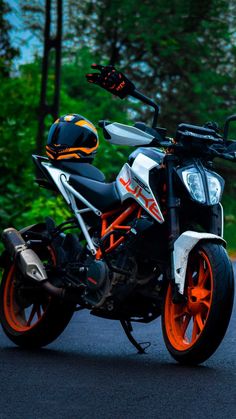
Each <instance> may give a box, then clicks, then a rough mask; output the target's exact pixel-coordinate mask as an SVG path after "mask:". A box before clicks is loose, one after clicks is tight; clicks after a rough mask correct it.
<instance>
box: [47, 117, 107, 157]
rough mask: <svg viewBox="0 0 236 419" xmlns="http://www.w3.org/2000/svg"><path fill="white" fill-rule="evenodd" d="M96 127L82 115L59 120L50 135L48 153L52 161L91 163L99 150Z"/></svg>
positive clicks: (52, 127)
mask: <svg viewBox="0 0 236 419" xmlns="http://www.w3.org/2000/svg"><path fill="white" fill-rule="evenodd" d="M98 144H99V141H98V135H97V130H96V128H95V126H94V125H93V124H92V123H91V122H90V121H88V119H86V118H84V117H83V116H81V115H77V114H71V115H65V116H61V117H60V118H58V119H57V120H56V121H55V122H54V123H53V124H52V126H51V128H50V130H49V133H48V140H47V145H46V153H47V155H48V157H49V158H50V159H52V160H61V159H82V160H84V161H91V160H92V159H93V158H94V155H95V153H96V150H97V148H98Z"/></svg>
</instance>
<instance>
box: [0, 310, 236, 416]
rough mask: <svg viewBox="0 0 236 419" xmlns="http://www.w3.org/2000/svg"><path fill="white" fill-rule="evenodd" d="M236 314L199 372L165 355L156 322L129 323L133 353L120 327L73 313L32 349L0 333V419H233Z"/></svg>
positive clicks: (235, 399)
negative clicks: (141, 349)
mask: <svg viewBox="0 0 236 419" xmlns="http://www.w3.org/2000/svg"><path fill="white" fill-rule="evenodd" d="M235 325H236V309H235V308H234V312H233V316H232V318H231V322H230V326H229V329H228V331H227V334H226V336H225V339H224V341H223V343H222V344H221V346H220V347H219V349H218V350H217V352H216V353H215V354H214V355H213V356H212V357H211V358H210V359H209V360H208V361H206V362H205V363H204V364H202V365H201V366H198V367H194V368H190V367H182V366H179V365H178V364H177V363H175V361H173V360H172V358H171V357H170V355H169V354H168V352H167V350H166V348H165V346H164V343H163V339H162V335H161V327H160V321H159V320H156V321H155V322H153V323H151V324H149V325H141V324H140V325H136V326H135V336H136V337H137V338H138V340H139V341H150V342H151V346H150V348H149V349H148V353H147V354H145V355H138V354H137V353H136V350H135V349H134V348H133V347H132V346H131V344H130V343H129V341H128V340H127V338H126V336H125V334H124V333H123V331H122V329H121V327H120V325H119V323H117V322H114V321H109V320H103V319H99V318H95V317H93V316H90V315H89V312H85V311H83V312H80V313H77V314H76V315H75V316H74V318H73V319H72V321H71V323H70V325H69V326H68V327H67V329H66V331H65V332H64V333H63V334H62V335H61V336H60V337H59V338H58V339H57V341H56V342H54V343H52V344H51V345H49V346H48V347H47V348H45V349H42V350H40V351H37V352H29V351H25V350H22V349H19V348H17V347H15V346H14V345H13V344H12V343H11V342H10V341H9V340H8V339H7V338H6V337H5V336H4V335H3V332H2V331H0V419H47V418H57V419H60V418H63V419H72V418H73V419H74V418H76V419H81V418H83V419H90V418H92V419H131V418H132V419H144V418H145V419H149V418H155V419H157V418H165V419H185V418H186V419H192V418H193V419H196V418H198V419H201V418H204V419H206V418H214V419H218V418H219V419H221V418H226V417H230V418H231V419H233V418H236V330H235Z"/></svg>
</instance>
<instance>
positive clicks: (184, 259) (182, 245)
mask: <svg viewBox="0 0 236 419" xmlns="http://www.w3.org/2000/svg"><path fill="white" fill-rule="evenodd" d="M200 241H207V242H218V243H221V244H222V245H223V246H224V247H226V242H225V240H224V239H223V238H222V237H220V236H217V235H215V234H210V233H197V232H196V231H185V232H184V233H182V234H181V235H180V236H179V237H178V239H177V240H176V241H175V243H174V257H173V263H174V274H175V283H176V284H177V285H178V291H179V293H180V294H182V295H183V293H184V285H185V276H186V270H187V264H188V256H189V253H190V252H191V250H192V249H193V248H194V247H195V246H196V244H197V243H199V242H200Z"/></svg>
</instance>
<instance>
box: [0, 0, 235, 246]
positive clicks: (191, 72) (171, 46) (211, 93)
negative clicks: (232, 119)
mask: <svg viewBox="0 0 236 419" xmlns="http://www.w3.org/2000/svg"><path fill="white" fill-rule="evenodd" d="M36 3H39V2H35V1H33V3H32V5H31V4H30V5H29V6H28V7H26V9H27V10H26V12H27V13H30V15H29V16H30V18H29V19H28V24H27V19H26V26H27V25H28V27H29V28H30V29H31V30H32V31H33V30H34V28H35V27H36V26H37V25H36V26H35V25H34V21H33V20H32V19H31V16H32V17H33V16H34V17H35V22H38V23H40V24H39V25H38V26H37V27H36V29H37V34H38V33H42V32H40V31H41V27H42V25H41V23H42V8H41V5H42V4H43V3H42V1H41V0H40V4H38V7H39V9H38V11H37V7H36V6H37V4H36ZM21 4H23V6H22V7H24V2H22V1H21ZM65 4H66V5H67V6H68V8H69V9H68V10H69V12H70V13H69V14H68V22H67V30H65V33H66V35H67V37H66V39H65V43H64V50H63V66H62V79H61V91H60V114H61V115H63V114H66V113H79V114H82V115H84V116H85V117H87V118H88V119H90V120H91V121H92V122H93V123H94V124H95V125H97V122H98V120H100V119H107V120H112V121H118V122H122V123H129V122H130V123H132V122H133V121H132V120H133V119H134V117H135V119H136V120H137V119H141V120H143V121H145V122H150V116H151V115H150V110H149V109H148V108H147V107H145V106H141V105H140V104H138V105H137V103H136V102H133V101H128V100H123V101H122V100H120V99H118V98H115V97H112V96H111V95H110V94H109V93H107V92H106V91H103V90H102V89H100V88H99V87H97V86H94V85H90V84H88V83H86V80H85V77H84V75H85V74H86V73H87V72H89V71H90V65H91V63H92V62H98V63H102V64H108V63H112V64H115V65H117V66H118V67H119V68H120V69H121V70H124V72H125V73H126V74H127V75H129V76H130V77H131V78H132V80H134V81H135V84H136V86H137V88H138V89H139V90H141V91H143V92H144V93H146V94H147V95H148V96H150V97H153V98H155V99H157V100H158V102H159V103H160V105H161V116H160V120H159V124H160V125H162V126H164V127H167V128H168V133H169V134H171V135H173V134H174V132H175V130H176V126H177V125H178V123H180V122H190V123H191V122H192V123H195V124H201V123H204V122H206V121H207V120H216V121H218V122H219V123H220V125H221V126H222V124H223V121H224V119H225V117H226V116H228V115H229V114H230V113H235V105H236V101H235V98H236V91H235V68H236V66H235V57H236V47H235V41H234V40H233V38H232V36H231V31H232V25H233V23H232V22H234V20H233V17H232V15H231V9H230V7H232V4H231V6H230V2H225V1H224V0H211V1H210V2H209V1H207V0H203V1H201V2H199V0H191V1H189V0H181V1H180V0H170V1H169V2H166V1H164V0H160V1H158V2H154V3H153V1H151V0H145V1H144V2H139V3H138V4H137V1H134V0H130V1H128V2H127V1H123V0H119V1H118V0H97V1H96V2H95V1H92V2H91V1H89V0H84V1H83V2H81V4H80V7H79V8H78V2H76V1H75V0H66V1H65ZM35 7H36V8H35ZM24 10H25V9H24ZM6 12H7V8H6V2H4V1H3V0H0V24H1V25H0V46H1V50H2V53H0V103H1V107H0V152H1V160H0V172H1V177H0V227H1V229H2V228H5V227H7V226H9V225H15V226H16V227H17V228H20V227H22V226H24V225H26V224H31V223H34V222H37V221H41V220H42V219H43V218H44V217H45V216H46V215H49V216H52V217H55V218H56V220H57V222H60V221H62V220H63V218H64V217H66V216H67V215H68V209H67V208H66V205H64V202H63V199H62V198H59V197H57V196H54V195H53V194H52V193H50V192H49V191H46V190H41V189H39V187H38V186H37V185H36V184H35V183H34V167H33V164H32V162H31V158H30V156H31V154H32V153H33V152H34V151H35V139H36V133H37V124H38V122H37V118H38V104H39V92H40V80H41V79H40V74H41V61H40V60H39V59H35V61H34V62H33V63H31V64H28V65H24V66H22V67H21V68H20V69H19V72H18V73H17V74H15V75H12V74H11V75H10V69H11V64H12V59H13V57H14V55H15V53H16V51H15V49H14V46H12V45H10V41H9V30H10V27H9V26H7V21H6V19H5V18H6ZM37 13H38V14H37ZM68 27H69V31H68ZM68 32H69V37H68ZM1 54H2V55H1ZM6 75H10V77H8V78H6V77H5V76H6ZM53 82H54V74H53V72H52V71H51V72H50V74H49V84H48V92H47V99H48V101H49V103H50V100H51V98H52V95H53V85H54V84H53ZM51 122H52V121H51V119H50V118H49V119H48V121H47V128H49V126H50V124H51ZM99 135H100V147H99V150H98V153H97V156H96V159H95V165H96V166H98V167H99V168H100V169H101V170H102V171H103V172H104V173H105V175H106V177H107V179H108V180H110V179H113V178H114V177H115V176H116V175H117V173H118V172H119V170H120V168H121V166H122V164H123V163H124V162H125V160H126V158H127V155H128V154H129V153H130V152H131V149H130V148H127V147H116V146H112V145H110V144H108V143H107V142H106V141H105V140H104V139H103V138H102V133H101V131H100V130H99ZM235 135H236V124H235V128H234V127H233V128H232V130H231V133H230V136H231V137H232V138H233V137H234V136H235ZM45 137H46V136H45ZM45 141H46V138H45ZM222 170H223V172H224V173H223V175H224V177H225V178H226V185H228V183H230V182H228V180H231V176H232V174H231V173H232V168H231V169H230V171H228V170H227V168H226V169H225V168H224V167H223V168H222ZM233 183H235V184H236V180H235V182H231V185H232V184H233ZM235 192H236V191H235V188H234V187H229V188H228V187H227V188H226V192H225V195H224V203H225V214H226V233H225V234H226V238H229V243H230V246H231V247H232V246H234V247H236V244H234V243H236V220H235V214H236V205H235V204H234V202H235V201H234V196H235ZM234 231H235V233H234Z"/></svg>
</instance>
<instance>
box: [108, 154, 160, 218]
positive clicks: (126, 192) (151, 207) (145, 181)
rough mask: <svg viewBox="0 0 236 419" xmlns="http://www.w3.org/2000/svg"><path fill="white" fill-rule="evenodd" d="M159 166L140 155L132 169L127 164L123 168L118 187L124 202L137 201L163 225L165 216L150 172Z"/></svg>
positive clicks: (117, 181)
mask: <svg viewBox="0 0 236 419" xmlns="http://www.w3.org/2000/svg"><path fill="white" fill-rule="evenodd" d="M158 166H159V164H158V163H157V162H156V161H154V160H152V159H150V158H149V157H147V156H145V155H144V154H142V153H139V154H138V156H137V157H136V159H135V160H134V162H133V165H132V167H130V166H129V165H128V164H127V163H126V164H125V165H124V166H123V167H122V169H121V171H120V173H119V175H118V176H117V179H116V185H117V189H118V192H119V194H120V198H121V201H122V202H123V201H125V200H126V199H128V198H133V199H135V200H136V201H137V202H138V203H139V204H140V205H141V206H142V207H143V208H144V209H145V210H146V211H147V212H148V213H149V214H150V215H151V216H152V217H153V218H155V219H156V220H157V221H158V222H159V223H163V222H164V218H163V215H162V213H161V210H160V207H159V205H158V203H157V200H156V198H155V196H154V195H153V193H152V190H151V188H150V184H149V173H150V170H151V169H153V168H154V167H158Z"/></svg>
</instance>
